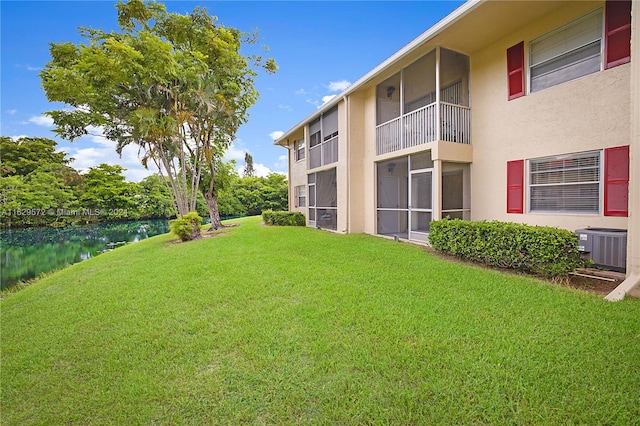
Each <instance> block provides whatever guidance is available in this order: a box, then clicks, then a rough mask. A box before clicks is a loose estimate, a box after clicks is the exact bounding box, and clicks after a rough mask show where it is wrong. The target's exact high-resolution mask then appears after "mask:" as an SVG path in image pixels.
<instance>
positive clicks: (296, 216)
mask: <svg viewBox="0 0 640 426" xmlns="http://www.w3.org/2000/svg"><path fill="white" fill-rule="evenodd" d="M262 220H264V223H266V224H267V225H278V226H305V225H306V221H305V218H304V215H303V214H302V213H300V212H274V211H273V210H265V211H263V212H262Z"/></svg>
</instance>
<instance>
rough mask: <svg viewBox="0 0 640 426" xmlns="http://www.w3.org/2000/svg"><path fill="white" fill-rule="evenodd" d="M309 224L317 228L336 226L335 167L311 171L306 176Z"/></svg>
mask: <svg viewBox="0 0 640 426" xmlns="http://www.w3.org/2000/svg"><path fill="white" fill-rule="evenodd" d="M307 182H308V195H307V198H308V202H309V215H308V219H309V224H310V225H311V226H315V227H317V228H324V229H331V230H333V231H335V230H337V228H338V214H337V213H338V205H337V183H336V169H335V168H334V169H330V170H325V171H322V172H317V173H311V174H309V175H308V176H307Z"/></svg>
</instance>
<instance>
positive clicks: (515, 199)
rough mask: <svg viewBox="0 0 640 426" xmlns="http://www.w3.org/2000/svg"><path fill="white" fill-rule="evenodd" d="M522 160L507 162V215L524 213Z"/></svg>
mask: <svg viewBox="0 0 640 426" xmlns="http://www.w3.org/2000/svg"><path fill="white" fill-rule="evenodd" d="M523 205H524V160H515V161H508V162H507V213H524V208H523Z"/></svg>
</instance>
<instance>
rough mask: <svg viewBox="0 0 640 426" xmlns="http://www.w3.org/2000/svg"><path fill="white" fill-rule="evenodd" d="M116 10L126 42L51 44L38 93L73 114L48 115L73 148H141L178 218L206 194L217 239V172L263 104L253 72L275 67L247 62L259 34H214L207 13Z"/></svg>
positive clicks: (98, 35)
mask: <svg viewBox="0 0 640 426" xmlns="http://www.w3.org/2000/svg"><path fill="white" fill-rule="evenodd" d="M116 7H117V9H118V24H119V27H120V30H121V32H119V33H117V32H108V33H107V32H104V31H102V30H96V29H90V28H81V29H80V34H81V35H82V36H83V37H84V38H85V40H86V43H84V44H78V45H74V44H73V43H58V44H55V43H54V44H51V47H50V53H51V57H52V59H51V61H49V63H47V65H46V66H45V68H44V69H43V71H42V72H41V74H40V76H41V78H42V85H43V87H44V89H45V92H46V94H47V97H48V99H49V100H50V101H59V102H64V103H66V104H67V105H70V106H72V107H73V109H71V110H69V109H63V110H57V111H51V112H49V113H48V114H49V115H50V116H51V117H52V118H53V120H54V123H55V125H56V129H55V131H56V132H57V133H58V134H59V135H61V136H62V137H64V138H66V139H69V140H74V139H75V138H78V137H81V136H83V135H86V134H88V133H89V132H90V131H92V130H94V129H100V130H101V132H102V133H103V134H104V136H105V137H106V138H108V139H110V140H113V141H116V142H117V150H118V152H120V153H121V152H122V149H123V148H124V147H125V146H127V145H130V144H136V145H137V146H138V147H139V151H140V155H141V161H142V164H143V165H145V167H146V166H147V165H148V163H149V161H151V162H152V163H154V164H155V165H156V166H157V167H158V170H159V172H160V173H161V174H162V175H163V176H166V177H167V182H168V183H169V185H170V186H171V195H172V201H173V205H174V208H175V210H176V212H177V213H178V214H179V215H186V214H187V213H188V212H190V211H194V210H195V209H196V201H197V193H198V192H201V193H202V194H203V195H204V198H205V200H206V202H207V206H208V209H209V212H210V216H211V217H212V227H213V228H214V229H217V228H218V227H220V226H221V224H220V219H219V214H218V211H217V189H216V178H217V174H216V173H217V163H219V162H220V159H221V158H222V156H223V155H224V152H225V150H226V149H227V148H228V147H229V145H230V144H231V142H232V141H233V139H234V138H235V133H236V131H237V129H238V128H239V126H240V125H241V124H242V123H244V122H246V120H247V117H248V115H247V111H248V109H249V107H250V106H251V105H253V104H254V103H255V101H256V99H257V96H258V93H257V91H256V90H255V88H254V80H253V79H254V77H255V76H256V75H257V73H256V71H255V70H254V68H256V67H260V68H262V69H264V70H266V71H267V72H275V70H276V68H277V67H276V65H275V62H274V61H273V59H271V58H269V59H266V60H263V58H262V57H260V56H243V55H242V54H241V53H240V49H241V47H242V45H243V44H253V43H255V42H256V36H255V34H249V35H247V34H243V33H241V32H240V31H238V30H236V29H234V28H227V27H224V26H222V25H221V24H218V23H217V18H215V17H212V16H210V15H208V14H207V12H206V9H203V8H198V7H197V8H195V9H194V10H193V12H192V13H191V14H189V15H180V14H176V13H168V12H167V11H166V8H165V6H164V5H162V4H160V3H146V4H145V3H144V2H142V1H140V0H130V1H128V2H126V3H125V2H122V1H120V2H118V4H117V5H116ZM203 174H208V176H209V178H208V179H206V182H203V180H202V177H203ZM199 232H200V231H199V228H198V227H197V226H194V237H197V236H198V235H199Z"/></svg>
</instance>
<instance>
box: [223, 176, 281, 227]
mask: <svg viewBox="0 0 640 426" xmlns="http://www.w3.org/2000/svg"><path fill="white" fill-rule="evenodd" d="M221 197H222V199H223V200H224V204H223V206H224V210H222V209H223V207H221V211H223V212H224V214H227V215H249V216H255V215H259V214H261V213H262V212H263V211H265V210H274V211H278V210H287V209H288V187H287V179H286V176H284V175H281V174H277V173H272V174H270V175H269V176H267V177H259V176H258V177H238V176H237V174H236V177H235V179H233V180H232V183H231V184H230V185H229V188H228V189H226V190H225V191H223V192H222V195H221Z"/></svg>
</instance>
